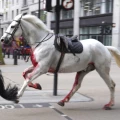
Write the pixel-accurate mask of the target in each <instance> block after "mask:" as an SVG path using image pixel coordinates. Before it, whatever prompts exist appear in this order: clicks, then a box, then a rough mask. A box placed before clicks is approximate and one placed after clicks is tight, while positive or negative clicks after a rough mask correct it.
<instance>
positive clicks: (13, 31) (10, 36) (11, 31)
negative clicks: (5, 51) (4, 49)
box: [1, 14, 22, 44]
mask: <svg viewBox="0 0 120 120" xmlns="http://www.w3.org/2000/svg"><path fill="white" fill-rule="evenodd" d="M21 18H22V15H21V14H20V15H18V16H16V17H15V19H14V20H13V21H12V23H11V24H10V25H9V26H8V28H7V30H6V32H5V33H4V34H3V36H2V37H1V42H3V43H4V44H9V43H11V41H12V40H14V39H15V38H16V37H19V36H21V34H22V30H21V27H20V22H21Z"/></svg>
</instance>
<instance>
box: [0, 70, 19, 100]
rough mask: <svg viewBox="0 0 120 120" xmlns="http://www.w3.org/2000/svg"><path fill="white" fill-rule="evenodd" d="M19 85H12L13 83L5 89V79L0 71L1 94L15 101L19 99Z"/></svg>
mask: <svg viewBox="0 0 120 120" xmlns="http://www.w3.org/2000/svg"><path fill="white" fill-rule="evenodd" d="M17 93H18V87H16V86H14V87H11V84H9V85H8V86H7V88H6V89H5V86H4V79H3V76H2V74H1V71H0V96H2V97H3V98H4V99H6V100H10V101H15V100H17Z"/></svg>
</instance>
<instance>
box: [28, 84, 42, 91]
mask: <svg viewBox="0 0 120 120" xmlns="http://www.w3.org/2000/svg"><path fill="white" fill-rule="evenodd" d="M28 86H29V87H32V88H35V89H38V90H42V87H41V85H40V84H39V83H35V84H33V83H29V84H28Z"/></svg>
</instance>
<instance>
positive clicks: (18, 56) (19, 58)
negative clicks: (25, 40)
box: [17, 51, 20, 59]
mask: <svg viewBox="0 0 120 120" xmlns="http://www.w3.org/2000/svg"><path fill="white" fill-rule="evenodd" d="M17 58H18V59H20V51H18V57H17Z"/></svg>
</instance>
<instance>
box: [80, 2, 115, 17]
mask: <svg viewBox="0 0 120 120" xmlns="http://www.w3.org/2000/svg"><path fill="white" fill-rule="evenodd" d="M112 5H113V2H112V0H82V1H81V16H91V15H99V14H105V13H112V9H113V8H112Z"/></svg>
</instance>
